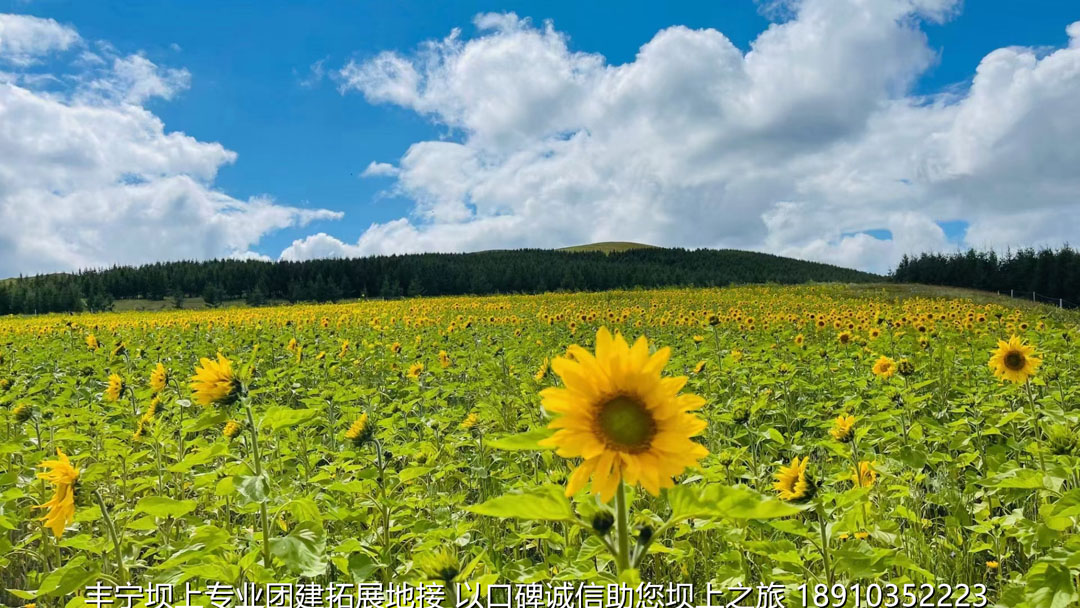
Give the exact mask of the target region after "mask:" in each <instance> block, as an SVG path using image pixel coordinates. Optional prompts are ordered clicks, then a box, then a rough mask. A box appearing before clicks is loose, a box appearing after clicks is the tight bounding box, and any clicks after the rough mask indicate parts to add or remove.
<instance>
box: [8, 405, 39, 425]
mask: <svg viewBox="0 0 1080 608" xmlns="http://www.w3.org/2000/svg"><path fill="white" fill-rule="evenodd" d="M33 414H34V410H32V409H30V406H29V405H26V404H25V403H20V404H19V405H16V406H15V409H13V410H11V415H12V416H13V417H14V418H15V422H17V423H18V424H22V423H24V422H26V421H27V420H29V419H30V416H32V415H33Z"/></svg>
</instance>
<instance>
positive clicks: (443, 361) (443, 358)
mask: <svg viewBox="0 0 1080 608" xmlns="http://www.w3.org/2000/svg"><path fill="white" fill-rule="evenodd" d="M439 365H441V366H442V367H443V369H446V368H448V367H450V355H448V354H446V351H445V350H440V351H439Z"/></svg>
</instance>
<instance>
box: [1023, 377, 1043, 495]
mask: <svg viewBox="0 0 1080 608" xmlns="http://www.w3.org/2000/svg"><path fill="white" fill-rule="evenodd" d="M1024 389H1025V390H1026V391H1027V397H1028V403H1030V404H1031V418H1032V419H1033V420H1034V421H1035V448H1036V449H1037V450H1038V451H1039V469H1040V470H1041V471H1042V474H1043V479H1045V478H1046V457H1045V456H1043V448H1042V423H1041V421H1040V420H1039V412H1038V409H1037V408H1036V407H1035V395H1034V394H1033V393H1032V392H1031V379H1030V378H1029V379H1028V380H1026V381H1024ZM1044 483H1045V482H1044Z"/></svg>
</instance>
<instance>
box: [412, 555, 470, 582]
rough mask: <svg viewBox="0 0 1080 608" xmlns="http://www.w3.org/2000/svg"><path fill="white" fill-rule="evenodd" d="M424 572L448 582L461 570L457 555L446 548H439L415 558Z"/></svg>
mask: <svg viewBox="0 0 1080 608" xmlns="http://www.w3.org/2000/svg"><path fill="white" fill-rule="evenodd" d="M417 561H418V562H419V564H420V567H421V568H422V569H423V570H424V573H425V574H427V575H428V576H429V577H431V578H433V579H435V580H439V581H442V582H443V583H446V584H449V583H451V582H452V581H453V580H454V579H455V578H457V575H458V574H459V573H460V572H461V566H460V565H459V564H458V560H457V556H456V555H454V554H453V553H451V552H450V551H449V550H447V549H440V550H439V551H436V552H435V553H432V554H430V555H424V556H422V557H421V558H419V559H418V560H417Z"/></svg>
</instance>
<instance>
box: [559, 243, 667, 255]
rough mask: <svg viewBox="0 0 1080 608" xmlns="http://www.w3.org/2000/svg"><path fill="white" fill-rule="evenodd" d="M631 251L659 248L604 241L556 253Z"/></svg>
mask: <svg viewBox="0 0 1080 608" xmlns="http://www.w3.org/2000/svg"><path fill="white" fill-rule="evenodd" d="M631 249H657V247H656V246H655V245H645V244H644V243H632V242H630V241H603V242H600V243H590V244H588V245H574V246H573V247H562V248H560V249H557V250H556V251H569V252H571V253H580V252H585V251H599V252H601V253H616V252H620V251H630V250H631Z"/></svg>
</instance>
